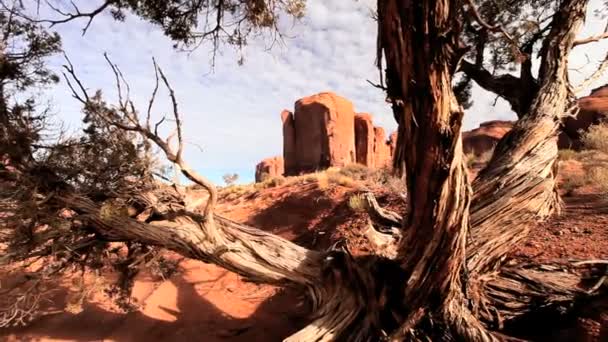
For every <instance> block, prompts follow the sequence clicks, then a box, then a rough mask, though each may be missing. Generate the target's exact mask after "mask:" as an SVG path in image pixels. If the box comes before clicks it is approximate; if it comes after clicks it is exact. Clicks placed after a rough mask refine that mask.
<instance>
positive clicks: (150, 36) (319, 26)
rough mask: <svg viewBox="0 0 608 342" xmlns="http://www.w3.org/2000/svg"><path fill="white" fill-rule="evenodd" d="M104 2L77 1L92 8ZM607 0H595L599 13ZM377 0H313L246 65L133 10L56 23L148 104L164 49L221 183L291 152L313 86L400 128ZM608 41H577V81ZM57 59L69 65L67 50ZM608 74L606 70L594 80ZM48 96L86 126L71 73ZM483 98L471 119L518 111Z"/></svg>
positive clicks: (101, 83)
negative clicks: (187, 48)
mask: <svg viewBox="0 0 608 342" xmlns="http://www.w3.org/2000/svg"><path fill="white" fill-rule="evenodd" d="M100 2H101V1H91V0H87V1H84V0H81V1H76V3H78V4H79V5H80V6H82V9H83V10H84V9H86V8H87V6H91V7H94V6H95V5H96V4H97V3H100ZM602 2H603V1H602V0H591V6H590V9H589V13H592V12H593V11H594V10H595V9H597V8H599V6H601V5H602ZM375 3H376V1H375V0H359V1H354V0H353V1H350V0H308V2H307V10H306V16H305V17H304V18H303V19H302V21H301V22H298V23H295V24H294V23H291V22H289V23H287V22H286V23H283V24H284V26H285V29H286V32H287V35H288V36H289V37H288V38H286V39H285V41H284V44H282V45H275V46H274V47H273V49H272V50H270V51H268V49H267V47H268V42H265V41H264V40H263V39H254V40H252V41H250V44H249V45H248V46H247V47H246V49H245V51H244V57H245V64H244V65H242V66H239V65H238V64H237V60H238V58H239V55H238V54H237V53H236V52H235V51H234V50H233V49H231V48H224V49H222V51H221V54H220V55H218V57H217V60H216V63H215V67H214V69H213V70H211V66H210V63H209V61H210V56H211V55H210V49H209V47H207V46H202V47H200V48H199V49H197V50H196V51H194V52H192V53H185V52H180V51H176V50H174V49H173V47H172V45H173V44H172V42H171V41H170V40H169V39H167V38H165V37H164V36H163V35H162V33H161V32H160V30H159V29H157V28H156V27H154V26H152V25H150V24H148V23H146V22H144V21H142V20H139V19H138V18H135V17H133V16H128V17H127V19H126V22H124V23H118V22H115V21H113V20H112V19H111V18H110V17H109V16H108V15H105V16H101V17H98V18H96V19H95V21H94V22H93V23H92V25H91V27H90V28H89V30H88V32H87V33H86V35H85V36H82V34H81V33H82V31H81V30H82V28H83V27H84V25H85V23H86V21H85V20H83V21H74V22H71V23H68V24H63V25H58V26H56V27H55V28H54V29H56V30H57V31H58V32H59V33H60V34H61V35H62V39H63V48H64V50H65V52H66V53H67V54H68V56H69V57H70V59H71V60H72V62H73V64H74V66H75V68H76V70H77V71H78V74H79V75H80V77H81V78H82V80H83V81H84V83H85V85H86V86H87V87H88V88H90V89H91V90H92V91H93V90H95V89H101V90H102V91H103V93H104V94H105V96H106V98H108V99H109V100H112V99H115V98H116V94H115V85H114V78H113V74H112V73H111V72H110V70H109V69H108V67H107V64H106V63H105V61H104V58H103V53H104V52H107V53H108V54H109V56H110V58H111V59H112V60H113V61H114V62H115V63H117V64H118V65H119V66H120V67H121V69H122V71H123V73H124V75H125V77H126V79H127V80H128V81H129V83H130V87H131V97H132V98H133V99H134V102H135V103H136V105H138V106H139V107H140V108H145V106H146V105H147V101H148V98H149V95H150V93H151V92H152V89H153V87H154V70H153V68H152V61H151V59H152V57H153V56H154V57H155V58H156V60H157V62H158V64H159V65H160V66H161V68H163V70H164V72H165V74H166V75H167V77H168V79H169V80H170V82H171V83H172V85H173V87H174V89H175V92H176V96H177V99H178V101H179V105H180V112H181V114H182V118H183V121H184V136H185V138H186V141H187V142H189V143H190V144H189V145H187V147H186V153H185V157H186V159H187V160H188V161H189V163H190V164H191V165H192V166H193V167H195V168H196V169H197V170H198V171H199V172H201V173H202V174H204V175H205V176H207V177H209V178H210V179H211V180H213V181H214V182H216V183H217V184H221V183H222V180H221V176H222V175H223V174H225V173H228V172H231V173H232V172H236V173H238V174H239V176H240V182H250V181H252V180H253V175H254V169H255V164H256V163H257V162H258V161H259V160H261V159H263V158H266V157H270V156H274V155H280V154H281V153H282V138H281V119H280V113H281V110H283V109H290V110H291V109H293V104H294V102H295V101H296V100H297V99H299V98H301V97H303V96H307V95H311V94H315V93H318V92H321V91H334V92H336V93H338V94H339V95H342V96H344V97H346V98H348V99H350V100H351V101H352V102H353V103H354V105H355V109H356V111H359V112H369V113H372V114H373V115H374V121H375V123H376V124H377V125H380V126H383V127H385V129H386V130H387V131H389V132H390V131H393V130H394V129H395V127H396V125H395V123H394V119H393V118H392V113H391V111H390V108H389V106H388V105H387V104H386V103H385V101H384V98H385V96H384V94H383V93H382V92H381V91H380V90H378V89H376V88H373V87H372V86H370V85H369V84H368V83H367V82H366V80H368V79H369V80H372V81H377V80H378V71H377V70H376V68H375V66H374V59H375V40H376V27H375V22H374V21H373V20H372V19H371V18H370V16H369V14H370V10H371V9H373V8H374V7H375ZM41 13H42V15H47V13H48V12H46V11H45V10H43V11H42V12H41ZM604 26H605V21H604V20H601V19H599V18H596V17H594V16H593V15H589V16H588V20H587V23H586V25H585V27H584V28H583V30H582V32H581V36H588V35H594V34H597V33H600V32H601V31H602V30H603V28H604ZM607 50H608V42H600V43H593V44H588V45H585V46H584V47H581V48H578V49H576V50H575V51H574V52H573V55H572V58H571V61H570V62H571V68H572V69H573V70H572V71H571V80H572V83H573V84H577V83H578V82H580V81H581V80H583V79H584V78H585V76H586V75H588V74H589V72H591V71H593V70H594V69H593V67H594V65H597V62H598V61H600V60H601V59H602V57H603V56H605V54H606V51H607ZM50 62H51V65H52V66H53V68H56V70H57V71H60V67H61V65H62V64H63V59H62V57H56V58H53V59H52V60H51V61H50ZM574 69H576V70H574ZM607 81H608V78H606V76H604V77H603V78H602V79H600V80H598V81H597V82H596V83H595V84H594V85H593V86H598V85H601V84H604V83H606V82H607ZM587 93H588V91H586V92H582V94H583V95H585V94H587ZM159 95H166V94H165V93H160V94H159ZM47 96H48V97H49V98H51V100H52V103H53V107H54V111H55V112H56V113H57V116H58V118H59V119H61V120H63V121H64V122H65V123H66V124H67V125H68V126H69V127H71V128H72V129H77V128H78V127H79V124H80V119H81V113H80V106H79V103H78V102H76V101H75V100H73V99H72V98H71V96H70V92H69V89H68V88H67V86H66V84H65V83H64V82H63V81H62V82H61V83H60V84H58V85H57V86H55V87H53V88H52V89H50V90H49V91H48V94H47ZM161 98H162V100H161ZM473 99H474V101H475V105H474V106H473V107H472V108H471V109H469V110H468V111H467V113H466V115H465V119H464V121H465V122H464V127H465V129H471V128H474V127H476V126H478V125H479V123H481V122H483V121H487V120H492V119H513V118H514V115H513V113H512V112H511V111H510V109H509V107H508V105H507V104H506V103H504V102H503V101H501V100H499V101H497V103H496V105H495V106H493V103H494V100H495V96H493V95H492V94H490V93H487V92H485V91H483V90H481V89H480V88H478V87H476V88H475V89H474V92H473ZM158 100H160V101H159V102H158V103H159V105H158V106H157V107H156V109H157V110H156V113H157V115H158V117H159V118H160V117H161V116H162V115H163V114H164V113H170V112H169V107H168V102H167V97H166V96H160V97H158ZM194 145H198V146H200V147H202V151H201V150H200V149H199V148H198V147H196V146H194Z"/></svg>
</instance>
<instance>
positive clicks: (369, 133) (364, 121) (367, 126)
mask: <svg viewBox="0 0 608 342" xmlns="http://www.w3.org/2000/svg"><path fill="white" fill-rule="evenodd" d="M374 137H375V136H374V124H373V123H372V116H371V115H370V114H367V113H362V114H357V115H355V151H356V157H357V158H356V162H357V163H359V164H362V165H367V166H368V167H373V166H374V159H375V158H374V143H375V140H374Z"/></svg>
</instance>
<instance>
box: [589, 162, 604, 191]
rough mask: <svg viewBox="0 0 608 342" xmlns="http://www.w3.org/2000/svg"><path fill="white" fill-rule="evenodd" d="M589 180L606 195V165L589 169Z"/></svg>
mask: <svg viewBox="0 0 608 342" xmlns="http://www.w3.org/2000/svg"><path fill="white" fill-rule="evenodd" d="M589 182H590V183H591V184H592V185H593V186H595V187H597V188H598V189H600V190H601V191H602V193H604V194H607V195H608V166H597V167H593V168H591V170H589Z"/></svg>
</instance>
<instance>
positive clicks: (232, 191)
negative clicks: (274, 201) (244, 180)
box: [219, 185, 252, 201]
mask: <svg viewBox="0 0 608 342" xmlns="http://www.w3.org/2000/svg"><path fill="white" fill-rule="evenodd" d="M251 190H252V189H251V186H250V185H231V186H227V187H225V188H223V189H221V190H220V193H219V197H220V198H221V199H225V200H228V201H231V200H234V199H237V198H239V197H241V196H245V195H247V194H248V193H249V192H250V191H251Z"/></svg>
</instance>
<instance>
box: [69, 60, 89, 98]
mask: <svg viewBox="0 0 608 342" xmlns="http://www.w3.org/2000/svg"><path fill="white" fill-rule="evenodd" d="M63 57H64V58H65V60H66V61H67V63H68V64H67V65H63V68H64V69H65V70H66V71H67V72H68V73H69V74H70V75H71V76H72V79H73V80H74V81H75V82H76V84H77V85H78V88H80V91H81V92H82V95H80V94H79V93H78V92H77V91H76V89H74V87H73V86H72V83H71V82H70V79H69V78H68V77H67V75H66V74H65V73H63V77H64V78H65V81H66V82H67V84H68V86H69V87H70V89H71V90H72V95H73V96H74V98H76V99H77V100H78V101H80V102H82V103H83V104H86V103H89V102H90V101H91V99H90V98H89V94H88V93H87V90H86V89H85V87H84V86H83V85H82V82H80V79H78V77H76V73H75V72H74V65H73V64H72V61H70V58H69V57H68V55H67V54H66V53H65V52H64V53H63ZM83 97H84V99H83Z"/></svg>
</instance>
